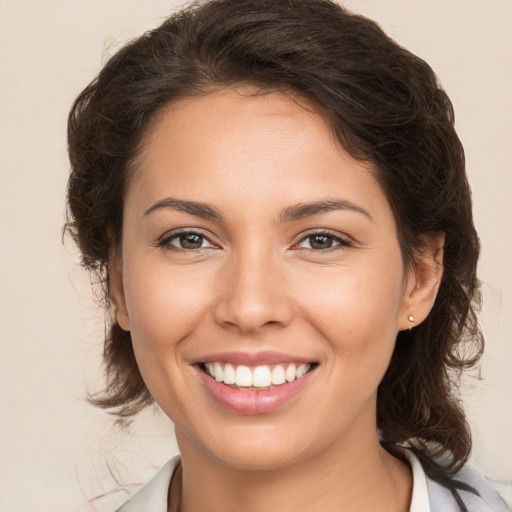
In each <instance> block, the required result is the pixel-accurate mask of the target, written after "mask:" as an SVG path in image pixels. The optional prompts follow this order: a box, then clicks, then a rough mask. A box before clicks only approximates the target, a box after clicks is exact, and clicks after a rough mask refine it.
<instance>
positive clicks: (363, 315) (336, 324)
mask: <svg viewBox="0 0 512 512" xmlns="http://www.w3.org/2000/svg"><path fill="white" fill-rule="evenodd" d="M398 261H399V262H400V261H401V260H400V259H399V260H398ZM402 276H403V269H402V266H401V264H397V263H396V260H392V259H391V260H390V261H388V262H387V264H386V263H385V262H383V263H382V264H379V263H377V262H374V265H373V266H371V267H370V268H366V267H364V266H358V267H356V266H354V267H349V266H347V267H346V268H340V269H337V270H336V272H329V273H325V275H318V274H317V275H316V276H315V279H314V281H313V280H312V281H311V282H310V283H308V288H309V289H313V290H314V293H311V294H309V298H308V299H307V311H308V312H307V313H306V314H307V316H308V320H309V322H310V323H311V324H313V325H314V326H315V329H316V330H317V331H318V332H320V333H321V334H322V337H323V339H324V340H326V342H327V343H328V344H329V345H330V350H331V351H332V352H333V353H334V355H337V356H339V358H338V359H335V360H336V361H339V362H341V363H342V364H346V365H347V367H350V369H351V370H352V369H355V368H357V367H358V366H359V365H360V364H363V365H365V364H368V365H370V366H378V367H379V368H380V367H381V366H382V365H383V364H384V365H385V364H386V363H387V361H388V360H389V357H390V356H391V353H392V350H393V348H394V343H395V339H396V335H397V332H398V327H397V326H398V315H399V312H400V304H401V301H402V293H403V286H402ZM383 361H384V363H383ZM356 362H357V363H358V364H357V365H355V364H354V363H356ZM384 371H385V368H384Z"/></svg>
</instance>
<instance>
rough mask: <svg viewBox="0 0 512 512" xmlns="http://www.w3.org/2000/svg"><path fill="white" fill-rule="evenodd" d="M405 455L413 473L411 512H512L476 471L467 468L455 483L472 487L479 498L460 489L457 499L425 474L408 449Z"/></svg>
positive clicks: (463, 469)
mask: <svg viewBox="0 0 512 512" xmlns="http://www.w3.org/2000/svg"><path fill="white" fill-rule="evenodd" d="M402 453H403V454H404V455H405V457H406V458H407V460H408V462H409V464H410V466H411V469H412V472H413V482H414V483H413V496H412V503H411V509H410V512H424V511H425V512H426V511H428V512H464V510H467V512H509V509H508V508H507V505H506V504H505V502H504V501H503V499H502V498H501V497H500V495H499V494H498V493H497V492H496V491H495V489H494V488H493V487H492V486H491V484H490V483H489V482H488V481H487V480H486V479H485V478H484V477H483V476H482V475H481V474H480V473H479V472H478V471H477V470H476V469H474V468H471V467H469V466H467V465H466V466H464V467H463V468H462V469H461V470H460V471H459V472H458V473H457V474H456V475H455V476H454V477H453V480H454V481H455V482H460V483H463V484H466V485H468V486H470V487H472V488H473V489H474V490H475V491H476V492H477V494H473V493H472V492H469V491H465V490H460V489H458V490H457V494H458V496H457V497H456V496H454V494H453V493H452V492H451V491H450V489H448V488H447V487H446V486H444V485H442V484H441V483H439V482H436V481H434V480H433V479H431V478H429V477H428V476H427V475H426V474H425V471H424V469H423V467H422V466H421V463H420V461H419V459H418V458H417V457H416V456H415V455H414V454H413V453H412V452H411V451H410V450H407V449H404V450H403V451H402ZM458 500H459V503H458V502H457V501H458ZM461 505H462V506H461ZM463 507H465V509H464V508H463Z"/></svg>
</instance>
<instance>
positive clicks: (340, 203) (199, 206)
mask: <svg viewBox="0 0 512 512" xmlns="http://www.w3.org/2000/svg"><path fill="white" fill-rule="evenodd" d="M166 208H170V209H172V210H177V211H180V212H184V213H188V214H189V215H194V216H196V217H201V218H203V219H213V220H218V221H222V220H223V215H222V213H221V211H220V210H219V209H218V208H217V207H215V206H213V205H211V204H208V203H200V202H197V201H185V200H183V199H178V198H176V197H166V198H165V199H161V200H160V201H157V202H156V203H154V204H152V205H151V206H150V207H149V208H148V209H147V210H146V211H145V212H144V216H147V215H149V214H151V213H153V212H154V211H156V210H161V209H166ZM335 210H349V211H352V212H356V213H360V214H362V215H364V216H366V217H368V218H369V219H370V220H371V221H372V222H374V220H373V218H372V216H371V215H370V213H369V212H368V210H365V209H364V208H362V207H361V206H358V205H356V204H354V203H351V202H350V201H346V200H344V199H327V200H322V201H313V202H310V203H298V204H296V205H294V206H288V207H286V208H284V209H283V210H282V211H281V215H280V221H281V222H282V223H284V222H292V221H297V220H301V219H304V218H306V217H312V216H314V215H318V214H320V213H324V212H330V211H335Z"/></svg>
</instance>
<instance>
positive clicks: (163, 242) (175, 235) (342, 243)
mask: <svg viewBox="0 0 512 512" xmlns="http://www.w3.org/2000/svg"><path fill="white" fill-rule="evenodd" d="M187 235H188V236H190V235H192V236H197V237H200V238H201V239H202V241H203V242H204V241H207V242H210V244H212V245H215V244H213V243H212V242H211V240H210V239H209V238H208V237H207V236H206V235H205V234H204V233H202V232H201V231H197V230H194V229H186V230H182V231H175V232H171V233H169V234H166V235H164V236H163V237H162V238H161V239H160V240H158V241H157V243H156V244H155V245H156V246H157V247H160V248H162V249H165V250H171V251H183V252H195V251H200V250H204V249H210V248H211V247H197V248H194V249H186V248H183V247H177V246H175V245H172V244H171V242H172V241H174V240H179V237H180V236H187ZM322 236H323V237H325V238H328V239H329V240H332V242H333V243H335V245H331V246H330V247H326V248H323V249H314V248H312V247H309V248H308V247H302V249H306V250H308V251H312V252H316V253H318V252H324V253H325V252H328V251H329V252H330V251H335V250H343V249H347V248H350V247H353V243H352V242H351V241H350V240H349V239H347V238H344V237H341V236H340V235H338V234H335V233H332V232H331V231H326V230H321V231H313V232H310V233H308V234H306V235H305V236H303V237H302V238H301V239H300V240H299V241H298V242H297V243H295V244H294V245H293V249H295V250H298V249H300V248H301V247H300V244H301V243H303V242H305V241H306V240H308V239H309V240H311V239H312V238H313V237H322Z"/></svg>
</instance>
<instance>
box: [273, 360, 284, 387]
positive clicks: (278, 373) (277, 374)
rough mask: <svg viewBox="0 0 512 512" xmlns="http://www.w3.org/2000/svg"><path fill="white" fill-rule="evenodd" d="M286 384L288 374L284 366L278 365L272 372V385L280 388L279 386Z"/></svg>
mask: <svg viewBox="0 0 512 512" xmlns="http://www.w3.org/2000/svg"><path fill="white" fill-rule="evenodd" d="M285 382H286V373H285V372H284V368H283V365H281V364H278V365H277V366H276V367H275V368H274V369H273V370H272V384H273V385H274V386H279V384H284V383H285Z"/></svg>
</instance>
